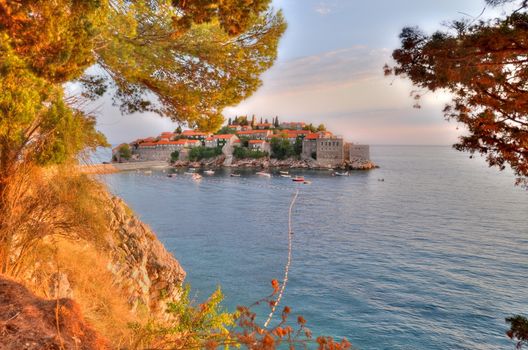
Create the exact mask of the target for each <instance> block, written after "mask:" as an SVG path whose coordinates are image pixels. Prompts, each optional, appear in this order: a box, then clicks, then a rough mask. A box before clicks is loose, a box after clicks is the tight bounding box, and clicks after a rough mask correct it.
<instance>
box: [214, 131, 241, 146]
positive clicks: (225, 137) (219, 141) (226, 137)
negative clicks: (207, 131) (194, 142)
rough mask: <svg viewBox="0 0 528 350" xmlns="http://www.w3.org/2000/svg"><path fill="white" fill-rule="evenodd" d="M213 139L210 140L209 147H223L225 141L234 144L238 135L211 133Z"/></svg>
mask: <svg viewBox="0 0 528 350" xmlns="http://www.w3.org/2000/svg"><path fill="white" fill-rule="evenodd" d="M212 137H213V140H212V141H210V144H211V147H224V145H225V144H226V143H231V144H234V142H235V141H236V140H238V137H237V136H236V135H234V134H220V135H213V136H212Z"/></svg>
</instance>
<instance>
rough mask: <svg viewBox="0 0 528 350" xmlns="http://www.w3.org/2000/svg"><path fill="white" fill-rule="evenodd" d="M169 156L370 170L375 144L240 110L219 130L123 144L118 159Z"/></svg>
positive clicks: (178, 163)
mask: <svg viewBox="0 0 528 350" xmlns="http://www.w3.org/2000/svg"><path fill="white" fill-rule="evenodd" d="M152 161H167V162H169V163H170V164H171V165H172V166H174V167H207V168H218V167H244V168H250V167H252V168H270V167H271V168H273V167H277V168H309V169H328V168H336V169H346V170H368V169H373V168H375V167H377V166H376V165H375V164H374V163H373V162H372V161H371V160H370V147H369V145H364V144H355V143H352V142H345V140H344V139H343V137H342V136H337V135H334V134H333V133H332V132H330V131H328V130H326V127H325V126H324V125H323V124H320V125H319V126H317V127H315V126H314V125H312V124H307V123H305V122H281V123H279V119H278V117H275V118H272V120H271V122H268V119H263V118H261V120H260V122H257V121H256V118H255V116H253V117H252V118H251V120H248V117H247V116H237V117H236V118H235V119H234V121H232V120H231V119H229V120H228V122H227V125H225V126H224V127H223V128H222V129H220V130H219V131H218V132H217V133H215V134H212V133H207V132H203V131H200V130H193V129H191V130H182V129H181V127H178V128H177V129H176V130H175V131H174V132H162V133H161V134H160V135H158V136H156V137H147V138H144V139H138V140H135V141H132V142H130V143H124V144H120V145H118V146H117V147H115V148H114V149H113V150H112V162H114V163H126V162H152Z"/></svg>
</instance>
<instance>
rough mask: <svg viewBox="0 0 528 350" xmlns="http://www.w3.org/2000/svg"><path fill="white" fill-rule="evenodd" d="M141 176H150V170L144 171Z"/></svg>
mask: <svg viewBox="0 0 528 350" xmlns="http://www.w3.org/2000/svg"><path fill="white" fill-rule="evenodd" d="M143 174H145V175H150V174H152V170H145V171H144V172H143Z"/></svg>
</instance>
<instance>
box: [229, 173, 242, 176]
mask: <svg viewBox="0 0 528 350" xmlns="http://www.w3.org/2000/svg"><path fill="white" fill-rule="evenodd" d="M229 176H231V177H240V174H236V173H231V174H230V175H229Z"/></svg>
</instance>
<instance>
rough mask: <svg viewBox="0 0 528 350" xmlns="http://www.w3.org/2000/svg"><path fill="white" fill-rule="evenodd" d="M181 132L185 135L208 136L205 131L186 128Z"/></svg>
mask: <svg viewBox="0 0 528 350" xmlns="http://www.w3.org/2000/svg"><path fill="white" fill-rule="evenodd" d="M181 134H182V135H183V136H207V134H206V133H205V132H201V131H196V130H185V131H184V132H182V133H181Z"/></svg>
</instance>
